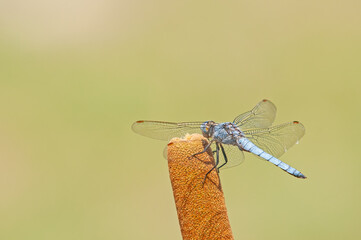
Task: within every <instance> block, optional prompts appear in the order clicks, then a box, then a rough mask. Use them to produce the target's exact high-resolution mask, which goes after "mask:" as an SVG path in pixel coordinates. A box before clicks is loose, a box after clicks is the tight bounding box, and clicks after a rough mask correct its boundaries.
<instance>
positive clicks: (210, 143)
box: [192, 140, 214, 157]
mask: <svg viewBox="0 0 361 240" xmlns="http://www.w3.org/2000/svg"><path fill="white" fill-rule="evenodd" d="M213 142H214V140H211V141H210V142H209V143H208V145H207V146H206V147H205V148H204V149H203V151H201V152H199V153H195V154H193V155H192V157H195V156H196V155H199V154H202V153H205V152H207V150H208V148H209V147H210V146H211V145H212V143H213Z"/></svg>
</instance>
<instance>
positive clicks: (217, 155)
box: [203, 143, 219, 185]
mask: <svg viewBox="0 0 361 240" xmlns="http://www.w3.org/2000/svg"><path fill="white" fill-rule="evenodd" d="M218 163H219V145H218V143H216V164H215V165H214V166H213V167H212V168H211V170H209V171H208V172H207V173H206V175H205V176H204V179H203V185H204V183H205V181H206V179H207V176H208V174H210V173H211V172H212V171H213V169H215V168H216V167H217V165H218ZM217 172H218V171H217Z"/></svg>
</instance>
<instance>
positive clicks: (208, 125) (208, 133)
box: [201, 121, 217, 138]
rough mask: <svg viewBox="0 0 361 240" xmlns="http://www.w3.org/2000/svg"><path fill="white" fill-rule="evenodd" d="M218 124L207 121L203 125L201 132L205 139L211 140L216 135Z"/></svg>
mask: <svg viewBox="0 0 361 240" xmlns="http://www.w3.org/2000/svg"><path fill="white" fill-rule="evenodd" d="M216 125H217V124H216V123H215V122H214V121H206V122H204V123H202V125H201V130H202V133H203V136H204V137H205V138H211V137H213V134H214V127H215V126H216Z"/></svg>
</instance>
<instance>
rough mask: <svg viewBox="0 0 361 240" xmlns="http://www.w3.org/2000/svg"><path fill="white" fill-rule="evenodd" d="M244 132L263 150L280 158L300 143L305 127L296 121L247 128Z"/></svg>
mask: <svg viewBox="0 0 361 240" xmlns="http://www.w3.org/2000/svg"><path fill="white" fill-rule="evenodd" d="M244 134H245V135H246V137H247V138H248V139H249V140H251V142H253V143H254V144H256V145H257V146H258V147H259V148H261V149H262V150H263V151H265V152H267V153H269V154H271V155H273V156H274V157H276V158H278V157H280V156H281V155H282V154H284V153H285V152H286V151H287V150H288V149H289V148H290V147H292V146H293V145H294V144H297V143H298V141H299V140H300V139H301V138H302V137H303V135H304V134H305V128H304V126H303V125H302V124H301V123H300V122H297V121H294V122H289V123H284V124H281V125H277V126H273V127H270V128H262V129H254V130H246V131H244Z"/></svg>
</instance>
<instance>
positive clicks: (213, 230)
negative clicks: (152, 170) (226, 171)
mask: <svg viewBox="0 0 361 240" xmlns="http://www.w3.org/2000/svg"><path fill="white" fill-rule="evenodd" d="M207 144H208V141H207V139H206V138H204V137H203V136H202V135H200V134H193V135H187V136H186V137H185V138H184V139H180V138H173V139H172V140H171V141H170V143H169V144H168V167H169V175H170V180H171V182H172V187H173V194H174V199H175V204H176V207H177V212H178V219H179V224H180V227H181V232H182V236H183V239H184V240H188V239H189V240H190V239H192V240H197V239H207V240H208V239H214V240H215V239H233V235H232V230H231V226H230V224H229V220H228V216H227V210H226V205H225V200H224V196H223V191H222V187H221V183H220V180H219V177H218V174H217V172H216V171H215V170H213V171H212V172H211V173H209V174H208V177H207V179H206V180H205V182H204V184H203V180H204V177H205V175H206V173H207V172H208V171H209V170H210V169H211V168H212V167H213V166H214V164H215V163H214V158H213V154H212V150H211V148H209V149H208V151H207V152H205V153H203V154H199V155H196V156H194V157H193V156H192V154H195V153H198V152H201V151H203V149H204V148H205V146H206V145H207Z"/></svg>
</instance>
